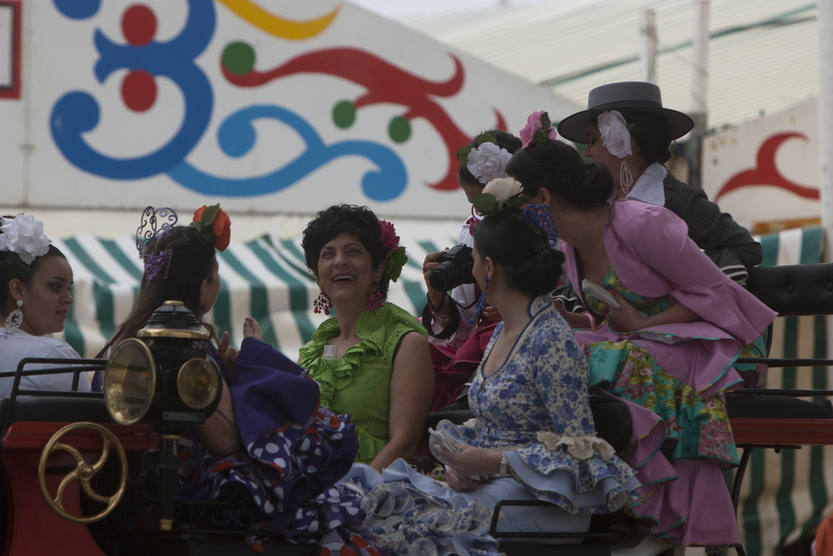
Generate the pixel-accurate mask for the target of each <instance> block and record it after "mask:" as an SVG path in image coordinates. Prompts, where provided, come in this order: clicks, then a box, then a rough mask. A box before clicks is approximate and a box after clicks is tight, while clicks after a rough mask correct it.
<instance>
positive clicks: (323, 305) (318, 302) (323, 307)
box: [312, 290, 333, 315]
mask: <svg viewBox="0 0 833 556" xmlns="http://www.w3.org/2000/svg"><path fill="white" fill-rule="evenodd" d="M332 306H333V302H332V301H330V298H329V297H328V296H327V294H326V293H324V290H321V293H319V294H318V297H316V298H315V301H313V302H312V312H313V313H324V314H325V315H329V314H330V307H332Z"/></svg>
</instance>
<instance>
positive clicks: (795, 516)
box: [56, 222, 833, 555]
mask: <svg viewBox="0 0 833 556" xmlns="http://www.w3.org/2000/svg"><path fill="white" fill-rule="evenodd" d="M397 227H398V229H399V234H400V236H401V238H402V244H403V245H405V246H406V247H407V253H408V257H409V260H408V264H407V265H406V267H405V268H404V269H403V273H402V277H401V278H400V280H399V281H398V282H397V283H395V284H391V289H390V294H389V299H390V300H391V301H392V302H394V303H396V304H398V305H400V306H401V307H403V308H405V309H406V310H409V311H411V312H413V313H414V314H419V312H420V311H421V310H422V307H423V304H424V303H425V287H424V283H423V279H422V272H421V265H422V260H423V258H424V256H425V254H426V253H428V252H431V251H436V250H440V249H442V248H444V247H448V246H451V245H453V244H454V243H455V240H456V231H457V230H456V229H455V227H454V225H453V224H449V223H448V222H443V223H442V224H438V223H434V224H431V223H420V224H415V225H411V226H407V225H405V226H400V225H399V223H397ZM759 239H760V241H761V244H762V245H763V250H764V264H766V265H774V264H797V263H814V262H819V261H820V260H821V252H822V231H821V229H820V228H805V229H801V230H788V231H785V232H782V233H779V234H772V235H768V236H763V237H761V238H759ZM56 244H57V245H58V247H59V248H60V249H61V250H62V251H63V252H64V253H65V254H66V256H67V258H68V259H69V262H70V264H71V266H72V268H73V271H74V273H75V302H74V304H73V308H72V310H71V314H70V316H69V318H67V321H66V329H65V331H64V336H65V338H66V340H67V341H68V342H69V343H70V344H72V346H73V347H74V348H75V349H76V350H77V351H78V352H79V353H81V354H82V355H85V356H94V355H95V354H96V352H97V351H98V350H99V349H100V348H101V346H102V345H103V344H104V342H105V339H106V338H109V337H110V335H111V334H112V333H113V331H114V330H115V327H116V325H117V323H119V322H121V321H122V320H123V319H124V318H125V317H126V316H127V314H128V312H129V311H130V308H131V306H132V303H133V298H134V296H135V294H136V290H137V288H138V284H139V281H140V279H141V275H142V271H141V268H142V267H141V262H140V260H139V258H138V256H137V253H136V248H135V244H134V241H133V238H132V237H127V236H126V237H123V238H120V239H116V240H110V239H101V238H96V237H92V236H76V237H70V238H66V239H63V240H60V241H56ZM218 259H219V265H220V277H221V279H222V282H223V284H222V289H221V292H220V296H219V298H218V299H217V303H216V305H215V306H214V309H213V311H212V312H211V313H210V314H209V315H207V320H209V321H212V322H214V323H215V324H216V325H217V327H218V329H219V330H220V331H223V330H228V331H229V332H230V334H231V336H232V342H233V343H235V344H238V345H239V343H240V341H242V332H243V330H242V328H243V318H244V317H245V316H246V315H252V316H254V317H255V318H257V319H258V320H259V321H260V323H261V326H262V328H263V332H264V339H265V340H266V341H267V342H269V343H271V344H272V345H275V346H277V347H278V348H279V349H281V350H282V351H283V352H284V353H285V354H286V355H287V356H289V357H290V358H296V357H297V353H298V348H299V347H300V346H301V345H303V344H304V343H305V342H306V341H307V340H308V339H309V338H310V335H311V334H312V332H313V330H314V329H315V327H316V326H317V325H318V323H320V322H321V321H322V320H323V316H322V315H316V314H314V313H313V312H312V301H313V299H314V298H315V297H316V296H317V295H318V292H319V290H318V287H317V285H316V284H315V281H314V280H313V279H312V277H311V275H310V274H309V272H308V271H307V269H306V265H305V263H304V258H303V253H302V251H301V248H300V237H293V238H289V239H287V238H276V237H273V236H270V235H264V236H262V237H259V238H256V239H253V240H251V241H247V242H232V243H231V245H230V246H229V248H228V249H227V250H226V251H224V252H222V253H220V254H219V258H218ZM828 326H829V325H828V323H827V320H826V319H825V318H823V317H816V318H813V317H802V318H797V317H788V318H782V319H779V321H778V322H777V323H776V327H775V338H774V342H773V353H772V354H773V355H774V356H776V357H780V356H784V357H794V356H799V357H800V356H817V357H826V356H827V354H828V353H833V350H831V349H830V348H829V346H828V340H827V335H828V334H827V330H828V328H827V327H828ZM767 382H768V386H770V387H787V388H796V387H797V388H828V385H829V384H833V377H831V376H830V372H829V371H828V370H827V369H825V368H820V369H814V370H813V371H809V369H803V370H795V369H784V370H781V369H771V370H770V373H769V377H768V379H767ZM831 500H833V448H831V447H811V448H802V449H801V450H795V451H791V450H786V451H784V452H783V453H781V454H775V453H774V452H773V451H771V450H768V451H763V450H758V451H757V453H756V454H755V455H754V456H753V457H752V460H751V463H750V467H749V469H748V471H747V476H746V480H745V482H744V489H743V493H742V498H741V507H740V515H741V534H742V535H743V537H744V539H745V542H746V545H747V549H748V553H749V554H750V555H756V554H775V553H776V551H777V549H778V547H780V546H782V545H783V544H786V543H788V542H791V541H793V540H795V539H796V538H798V536H800V535H802V534H804V533H806V532H808V531H811V530H812V529H813V528H815V527H816V525H817V524H818V522H819V520H820V518H821V517H822V516H824V515H826V513H828V512H830V511H831V510H833V506H831V503H830V502H831Z"/></svg>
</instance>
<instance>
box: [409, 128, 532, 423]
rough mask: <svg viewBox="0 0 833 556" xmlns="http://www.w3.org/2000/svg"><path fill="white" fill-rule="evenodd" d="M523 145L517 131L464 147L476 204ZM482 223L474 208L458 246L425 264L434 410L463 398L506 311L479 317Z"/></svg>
mask: <svg viewBox="0 0 833 556" xmlns="http://www.w3.org/2000/svg"><path fill="white" fill-rule="evenodd" d="M520 147H521V140H520V139H518V138H517V137H515V136H514V135H512V134H511V133H507V132H505V131H501V130H499V129H492V130H489V131H485V132H483V133H481V134H480V135H478V136H477V137H475V138H474V139H473V140H472V141H471V143H469V144H468V145H465V146H463V147H461V148H460V150H459V151H458V152H457V158H458V161H459V164H460V165H459V166H458V168H457V182H458V183H459V184H460V188H461V189H462V190H463V192H464V193H465V194H466V198H467V199H468V201H469V202H470V203H473V202H474V199H475V197H477V196H478V195H480V193H482V191H483V188H484V187H485V185H486V184H487V183H488V182H489V181H490V180H492V179H495V178H502V177H505V176H506V164H507V163H508V162H509V159H510V158H511V157H512V153H514V152H515V151H517V150H518V149H519V148H520ZM480 219H481V217H480V216H479V215H478V214H477V213H476V212H475V210H474V206H473V205H472V214H471V216H470V217H469V218H468V219H467V220H466V221H465V223H464V224H463V225H462V227H461V228H460V234H459V237H458V239H457V245H455V246H453V247H452V248H450V249H447V250H446V251H442V252H436V253H429V254H428V255H426V257H425V261H424V262H423V264H422V272H423V275H424V278H425V285H426V287H427V289H428V302H427V304H426V305H425V309H424V310H423V312H422V323H423V324H424V325H425V327H426V328H427V329H428V331H429V334H430V338H429V339H428V341H429V342H430V344H431V358H432V360H433V363H434V371H435V373H436V376H435V385H434V399H433V402H432V404H431V410H432V411H435V410H438V409H441V408H443V407H445V406H447V405H448V404H450V403H452V402H454V400H455V399H457V397H458V396H459V395H460V392H461V391H462V389H463V387H464V385H465V383H466V382H468V381H469V380H470V379H471V375H472V373H473V372H474V370H475V368H476V367H477V365H478V364H479V363H480V359H481V357H482V355H483V350H484V349H485V347H486V344H487V343H488V341H489V337H490V336H491V334H492V331H493V330H494V327H495V325H496V324H497V322H498V321H500V313H498V312H497V311H496V310H495V309H494V307H492V306H491V305H487V306H486V307H484V308H483V310H482V311H481V312H480V313H479V314H475V310H474V309H475V307H474V305H475V303H476V302H477V298H478V297H479V296H480V294H481V292H480V289H479V288H478V286H477V284H476V283H475V281H474V278H473V277H472V275H471V265H472V255H471V248H472V245H473V239H472V232H473V230H474V228H475V227H476V226H477V223H478V222H480ZM437 267H440V268H439V270H436V269H437Z"/></svg>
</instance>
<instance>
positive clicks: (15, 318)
mask: <svg viewBox="0 0 833 556" xmlns="http://www.w3.org/2000/svg"><path fill="white" fill-rule="evenodd" d="M22 307H23V300H22V299H18V300H17V309H15V310H14V311H12V312H11V313H9V314H8V315H7V316H6V328H8V329H9V330H17V329H18V328H20V325H21V324H23V310H22V309H21V308H22Z"/></svg>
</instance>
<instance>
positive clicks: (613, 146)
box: [596, 110, 633, 158]
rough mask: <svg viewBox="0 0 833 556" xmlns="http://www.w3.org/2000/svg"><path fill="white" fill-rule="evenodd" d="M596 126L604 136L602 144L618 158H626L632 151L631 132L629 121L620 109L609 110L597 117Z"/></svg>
mask: <svg viewBox="0 0 833 556" xmlns="http://www.w3.org/2000/svg"><path fill="white" fill-rule="evenodd" d="M596 126H597V127H598V128H599V134H600V135H601V136H602V145H604V148H606V149H607V152H609V153H610V154H612V155H613V156H615V157H616V158H625V157H626V156H628V155H630V154H633V153H632V151H631V132H630V131H629V130H628V122H626V121H625V117H624V116H622V113H621V112H619V111H618V110H607V111H605V112H602V113H601V114H599V116H598V118H596Z"/></svg>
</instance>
